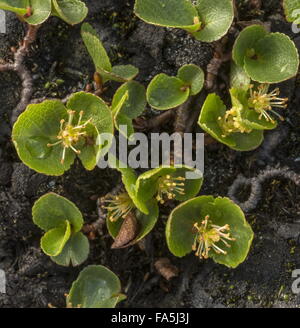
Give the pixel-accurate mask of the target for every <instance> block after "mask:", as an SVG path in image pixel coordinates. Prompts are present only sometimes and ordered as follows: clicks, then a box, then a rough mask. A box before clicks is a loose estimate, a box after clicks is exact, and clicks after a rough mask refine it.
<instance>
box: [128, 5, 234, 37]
mask: <svg viewBox="0 0 300 328" xmlns="http://www.w3.org/2000/svg"><path fill="white" fill-rule="evenodd" d="M193 3H195V4H193ZM134 12H135V14H136V15H137V16H138V17H139V18H140V19H142V20H144V21H145V22H147V23H149V24H154V25H160V26H166V27H175V28H181V29H183V30H186V31H187V32H189V33H191V34H192V35H193V36H194V37H195V38H196V39H197V40H199V41H203V42H212V41H216V40H218V39H220V38H221V37H222V36H224V35H225V34H226V33H227V31H228V30H229V28H230V26H231V24H232V21H233V18H234V10H233V3H232V0H210V1H207V0H197V1H190V0H136V1H135V7H134Z"/></svg>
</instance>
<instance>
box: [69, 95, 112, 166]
mask: <svg viewBox="0 0 300 328" xmlns="http://www.w3.org/2000/svg"><path fill="white" fill-rule="evenodd" d="M67 108H69V109H72V110H74V111H75V112H76V114H75V117H74V120H75V122H76V121H77V120H78V118H79V113H80V111H83V112H84V113H83V116H82V121H83V122H84V121H87V120H89V119H91V125H93V126H94V127H95V128H94V129H93V128H92V127H90V129H89V130H87V132H88V131H90V133H89V134H88V135H89V136H91V137H92V140H93V143H92V144H90V145H89V144H88V145H87V144H84V145H83V146H82V147H79V149H80V150H81V154H79V155H78V157H79V158H80V159H81V161H82V164H83V165H84V167H85V168H86V169H87V170H93V169H94V168H95V166H96V164H97V163H98V160H99V158H100V157H101V156H104V155H105V153H103V151H102V149H103V148H104V146H107V144H105V145H103V144H101V142H100V141H101V139H99V140H98V141H97V136H98V135H99V133H107V134H110V135H111V139H110V140H109V143H111V142H112V138H113V131H114V127H113V119H112V113H111V110H110V108H109V107H108V106H107V105H106V104H105V102H104V101H103V100H102V99H101V98H99V97H97V96H95V95H93V94H91V93H85V92H77V93H74V94H73V95H72V96H71V97H70V98H69V100H68V103H67ZM105 148H106V147H105Z"/></svg>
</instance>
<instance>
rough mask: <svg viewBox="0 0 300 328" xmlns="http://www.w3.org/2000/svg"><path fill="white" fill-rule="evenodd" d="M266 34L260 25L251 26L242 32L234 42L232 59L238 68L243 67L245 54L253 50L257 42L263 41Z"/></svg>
mask: <svg viewBox="0 0 300 328" xmlns="http://www.w3.org/2000/svg"><path fill="white" fill-rule="evenodd" d="M267 34H268V32H267V31H266V29H265V28H264V26H262V25H251V26H248V27H246V28H244V29H243V30H242V32H241V33H240V34H239V36H238V37H237V39H236V40H235V43H234V46H233V51H232V58H233V60H234V61H235V63H236V64H237V65H238V66H241V67H244V59H245V57H246V55H247V53H248V52H249V51H250V50H251V49H253V48H254V46H255V44H256V42H257V41H259V40H261V39H263V38H264V37H265V36H266V35H267Z"/></svg>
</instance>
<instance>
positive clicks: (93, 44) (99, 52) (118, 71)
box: [81, 23, 139, 84]
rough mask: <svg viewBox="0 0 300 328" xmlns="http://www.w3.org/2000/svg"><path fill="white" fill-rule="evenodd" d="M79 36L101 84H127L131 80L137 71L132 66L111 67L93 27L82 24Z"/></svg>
mask: <svg viewBox="0 0 300 328" xmlns="http://www.w3.org/2000/svg"><path fill="white" fill-rule="evenodd" d="M81 36H82V39H83V42H84V44H85V46H86V48H87V50H88V53H89V54H90V56H91V57H92V60H93V62H94V65H95V70H96V72H98V73H99V74H100V76H101V79H102V81H101V83H102V84H104V83H105V82H107V81H110V80H113V81H117V82H127V81H130V80H133V79H134V78H135V77H136V76H137V74H138V73H139V70H138V69H137V68H136V67H134V66H133V65H117V66H112V64H111V62H110V59H109V57H108V55H107V52H106V50H105V48H104V46H103V44H102V42H101V40H100V38H99V36H98V35H97V32H96V31H95V30H94V29H93V27H92V26H91V25H90V24H88V23H84V24H82V26H81Z"/></svg>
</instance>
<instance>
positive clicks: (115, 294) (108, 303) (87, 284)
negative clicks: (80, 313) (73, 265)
mask: <svg viewBox="0 0 300 328" xmlns="http://www.w3.org/2000/svg"><path fill="white" fill-rule="evenodd" d="M122 299H124V295H122V294H121V283H120V280H119V278H118V277H117V276H116V275H115V274H114V273H113V272H112V271H110V270H109V269H107V268H106V267H104V266H102V265H90V266H88V267H86V268H84V269H83V270H82V271H81V272H80V274H79V276H78V278H77V280H76V281H74V282H73V284H72V287H71V290H70V292H69V294H68V297H67V306H68V307H70V306H71V307H73V308H76V307H80V308H114V307H115V306H116V305H117V303H118V302H120V301H121V300H122Z"/></svg>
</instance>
